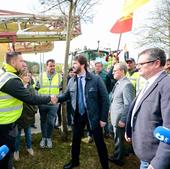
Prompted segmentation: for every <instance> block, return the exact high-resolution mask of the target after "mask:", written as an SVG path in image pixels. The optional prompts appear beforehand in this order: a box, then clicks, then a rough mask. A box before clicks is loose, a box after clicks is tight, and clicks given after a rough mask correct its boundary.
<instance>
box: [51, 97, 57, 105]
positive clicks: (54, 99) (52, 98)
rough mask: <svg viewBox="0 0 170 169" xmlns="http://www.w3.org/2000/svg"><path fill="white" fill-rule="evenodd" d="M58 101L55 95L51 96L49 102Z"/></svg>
mask: <svg viewBox="0 0 170 169" xmlns="http://www.w3.org/2000/svg"><path fill="white" fill-rule="evenodd" d="M57 102H58V98H57V97H56V96H51V103H52V104H56V103H57Z"/></svg>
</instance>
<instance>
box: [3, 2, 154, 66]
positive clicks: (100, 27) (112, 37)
mask: <svg viewBox="0 0 170 169" xmlns="http://www.w3.org/2000/svg"><path fill="white" fill-rule="evenodd" d="M151 1H152V0H151ZM151 1H150V2H149V3H147V4H146V5H144V6H143V7H142V8H141V9H139V10H138V11H136V12H135V15H134V22H133V28H134V27H136V25H137V24H136V23H137V22H139V21H140V20H142V19H143V16H144V13H145V14H146V11H147V10H148V9H150V8H151ZM122 2H123V0H102V4H100V5H99V6H97V7H96V15H95V18H94V20H93V23H91V24H86V25H82V35H80V36H79V37H77V38H75V39H74V40H72V42H71V51H74V50H75V49H76V48H80V49H83V47H84V46H87V47H88V48H90V49H96V48H97V45H98V44H97V41H100V48H101V49H103V48H111V49H112V50H115V49H117V44H118V38H119V35H118V34H112V33H110V29H111V27H112V26H113V24H114V23H115V22H116V20H117V19H118V18H119V17H120V12H121V5H122ZM37 7H38V0H5V1H3V3H1V7H0V8H1V9H3V10H13V11H18V12H30V13H32V12H33V11H35V10H34V9H36V8H37ZM131 33H132V32H129V33H125V34H123V36H122V42H121V48H123V46H124V44H125V43H126V44H127V45H128V46H129V48H130V50H132V51H133V47H132V44H131V40H130V38H131ZM64 53H65V42H56V43H55V49H54V50H53V51H52V52H48V53H44V60H47V59H48V58H55V60H56V62H59V63H61V62H64ZM132 53H134V51H133V52H132ZM41 56H42V54H41ZM39 57H40V54H36V55H34V54H30V55H27V56H25V58H26V59H27V60H35V61H37V60H39ZM37 58H38V59H37Z"/></svg>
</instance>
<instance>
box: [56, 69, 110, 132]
mask: <svg viewBox="0 0 170 169" xmlns="http://www.w3.org/2000/svg"><path fill="white" fill-rule="evenodd" d="M85 80H86V84H85V98H86V105H87V107H86V108H87V116H88V120H89V124H90V127H91V129H95V128H96V127H98V126H99V121H104V122H107V118H108V111H109V97H108V93H107V89H106V87H105V84H104V82H103V80H102V79H101V78H100V77H99V76H96V75H94V74H92V73H89V72H86V78H85ZM68 99H71V104H72V107H73V110H74V114H75V113H76V104H77V77H76V76H75V77H72V78H71V79H70V80H69V83H68V86H67V89H66V91H65V92H64V94H63V95H62V96H59V97H58V101H59V102H63V101H66V100H68Z"/></svg>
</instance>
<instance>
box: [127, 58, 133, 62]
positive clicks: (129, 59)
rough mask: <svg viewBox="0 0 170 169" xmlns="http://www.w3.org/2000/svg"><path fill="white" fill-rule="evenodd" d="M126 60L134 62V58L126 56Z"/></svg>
mask: <svg viewBox="0 0 170 169" xmlns="http://www.w3.org/2000/svg"><path fill="white" fill-rule="evenodd" d="M128 61H131V62H135V59H133V58H127V59H126V62H128Z"/></svg>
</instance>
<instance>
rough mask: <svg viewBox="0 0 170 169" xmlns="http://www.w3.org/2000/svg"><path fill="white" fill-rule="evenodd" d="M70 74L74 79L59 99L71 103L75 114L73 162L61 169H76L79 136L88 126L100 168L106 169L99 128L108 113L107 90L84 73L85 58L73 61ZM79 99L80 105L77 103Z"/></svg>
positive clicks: (105, 156)
mask: <svg viewBox="0 0 170 169" xmlns="http://www.w3.org/2000/svg"><path fill="white" fill-rule="evenodd" d="M73 71H74V73H76V74H77V76H75V77H72V78H71V79H70V80H69V83H68V86H67V89H66V91H65V92H64V94H63V95H62V96H59V97H58V101H59V102H63V101H66V100H68V99H71V104H72V107H73V110H74V115H73V116H74V120H73V121H74V125H73V139H72V151H71V155H72V159H71V161H70V162H69V163H68V164H66V165H64V169H72V168H74V167H76V166H79V154H80V143H81V136H82V135H83V130H84V126H85V125H86V124H87V123H89V125H90V129H91V131H92V134H93V137H94V141H95V144H96V147H97V151H98V155H99V158H100V162H101V165H102V168H103V169H108V168H109V166H108V155H107V148H106V145H105V143H104V139H103V134H102V128H103V127H104V126H105V124H106V121H107V117H108V111H109V98H108V93H107V89H106V87H105V84H104V82H103V81H102V79H101V78H100V77H99V76H96V75H94V74H91V73H89V72H88V71H87V59H86V58H85V57H84V56H81V55H79V56H77V57H75V59H74V63H73ZM81 85H82V86H81ZM80 96H81V97H82V102H79V101H80V100H81V97H80ZM80 108H81V109H80Z"/></svg>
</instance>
